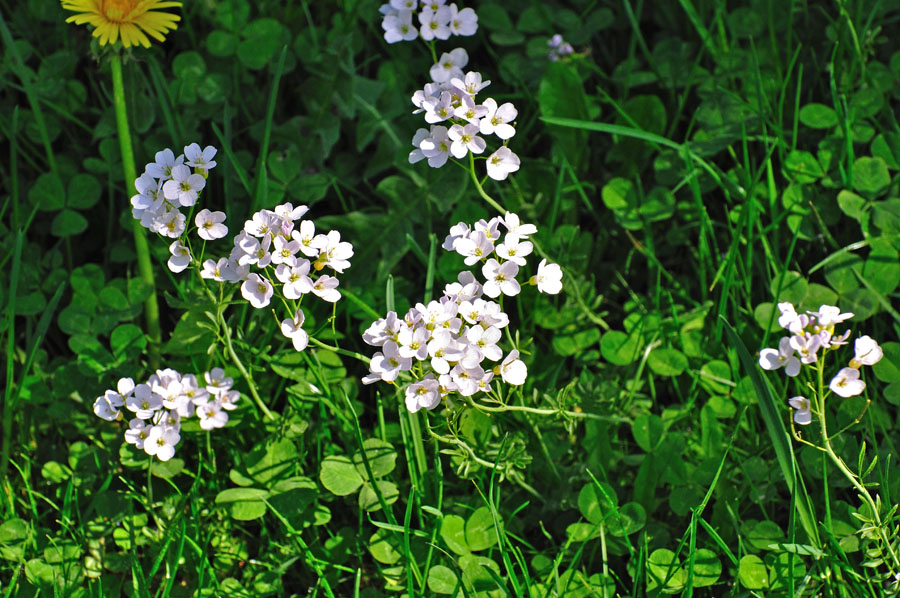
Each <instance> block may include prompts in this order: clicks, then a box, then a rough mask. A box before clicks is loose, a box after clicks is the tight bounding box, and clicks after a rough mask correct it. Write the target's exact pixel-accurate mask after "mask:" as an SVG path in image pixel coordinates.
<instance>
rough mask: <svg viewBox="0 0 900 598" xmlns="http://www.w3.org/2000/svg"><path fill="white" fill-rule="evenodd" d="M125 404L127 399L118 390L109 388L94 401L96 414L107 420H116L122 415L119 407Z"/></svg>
mask: <svg viewBox="0 0 900 598" xmlns="http://www.w3.org/2000/svg"><path fill="white" fill-rule="evenodd" d="M124 404H125V400H124V399H123V398H122V395H120V394H119V393H117V392H114V391H112V390H107V391H106V392H105V393H104V394H103V395H102V396H99V397H97V400H96V401H94V415H96V416H97V417H99V418H101V419H105V420H106V421H110V422H112V421H116V420H117V419H119V418H120V417H121V413H120V412H119V407H121V406H123V405H124Z"/></svg>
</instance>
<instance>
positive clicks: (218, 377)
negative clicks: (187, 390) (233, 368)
mask: <svg viewBox="0 0 900 598" xmlns="http://www.w3.org/2000/svg"><path fill="white" fill-rule="evenodd" d="M203 379H204V380H206V390H208V391H209V392H211V393H213V394H215V395H219V394H222V393H224V392H228V391H229V390H231V385H232V384H234V379H233V378H231V377H229V376H226V375H225V370H223V369H222V368H213V369H212V370H210V371H208V372H206V373H204V374H203Z"/></svg>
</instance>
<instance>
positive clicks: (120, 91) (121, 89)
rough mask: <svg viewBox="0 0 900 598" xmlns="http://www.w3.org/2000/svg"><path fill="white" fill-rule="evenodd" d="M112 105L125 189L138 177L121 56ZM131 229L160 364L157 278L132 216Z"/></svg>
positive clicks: (153, 362) (154, 361)
mask: <svg viewBox="0 0 900 598" xmlns="http://www.w3.org/2000/svg"><path fill="white" fill-rule="evenodd" d="M110 66H111V68H112V82H113V104H114V106H115V110H116V126H117V128H118V132H119V150H120V151H121V153H122V171H123V174H124V176H125V189H126V190H127V189H131V188H133V186H134V181H135V179H136V178H137V172H136V171H135V167H134V149H133V147H132V145H131V130H130V129H129V128H128V112H127V110H126V108H125V83H124V81H123V79H122V56H121V55H120V54H118V53H115V52H114V53H113V54H112V55H111V60H110ZM131 229H132V232H133V233H134V249H135V252H136V253H137V259H138V272H140V275H141V278H142V279H143V281H144V282H145V283H146V284H147V285H148V286H149V287H150V295H149V296H148V297H147V299H146V300H145V301H144V318H145V319H146V324H147V336H148V337H149V340H150V366H151V367H152V368H154V369H155V368H156V367H157V366H158V365H159V347H160V343H161V342H162V328H161V327H160V324H159V302H158V301H157V298H156V281H155V279H154V277H153V263H152V262H151V261H150V246H149V244H148V243H147V232H146V231H145V230H144V228H143V227H142V226H141V223H140V222H139V221H137V220H134V219H132V221H131Z"/></svg>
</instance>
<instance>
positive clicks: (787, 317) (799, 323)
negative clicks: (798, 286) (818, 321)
mask: <svg viewBox="0 0 900 598" xmlns="http://www.w3.org/2000/svg"><path fill="white" fill-rule="evenodd" d="M778 309H779V311H781V316H780V317H779V318H778V325H779V326H781V327H782V328H784V329H785V330H789V331H791V332H792V333H793V334H800V332H801V331H802V330H803V329H804V328H806V327H807V326H808V325H809V316H807V315H806V314H803V315H799V314H797V312H796V311H795V310H794V305H793V304H792V303H789V302H787V301H785V302H783V303H779V304H778Z"/></svg>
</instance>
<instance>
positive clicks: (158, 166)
mask: <svg viewBox="0 0 900 598" xmlns="http://www.w3.org/2000/svg"><path fill="white" fill-rule="evenodd" d="M155 159H156V162H151V163H150V164H147V166H146V167H145V168H144V173H145V174H148V175H150V176H151V177H153V178H155V179H160V180H161V181H166V180H168V179H170V178H172V169H173V168H174V167H175V166H178V165H180V164H183V163H184V156H178V157H177V158H176V157H175V154H174V153H173V152H172V150H170V149H169V148H166V149H164V150H161V151H158V152H156V156H155Z"/></svg>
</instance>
